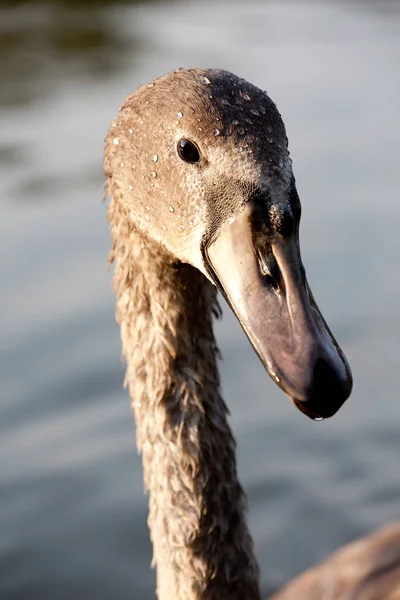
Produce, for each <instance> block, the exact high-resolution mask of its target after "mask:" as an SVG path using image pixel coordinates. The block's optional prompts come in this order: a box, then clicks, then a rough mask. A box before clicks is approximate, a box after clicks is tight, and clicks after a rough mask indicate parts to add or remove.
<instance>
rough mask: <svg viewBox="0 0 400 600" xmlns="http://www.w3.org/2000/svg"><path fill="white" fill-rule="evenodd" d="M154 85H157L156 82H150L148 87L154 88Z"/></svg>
mask: <svg viewBox="0 0 400 600" xmlns="http://www.w3.org/2000/svg"><path fill="white" fill-rule="evenodd" d="M154 85H155V84H154V83H148V84H147V87H148V88H152V87H154Z"/></svg>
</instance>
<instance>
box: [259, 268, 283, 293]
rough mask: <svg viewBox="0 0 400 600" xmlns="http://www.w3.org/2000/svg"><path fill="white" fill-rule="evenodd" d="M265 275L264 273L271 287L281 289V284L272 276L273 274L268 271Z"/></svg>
mask: <svg viewBox="0 0 400 600" xmlns="http://www.w3.org/2000/svg"><path fill="white" fill-rule="evenodd" d="M263 275H264V281H265V283H266V284H267V285H269V286H270V287H272V289H273V290H275V291H276V292H277V291H278V289H279V286H278V284H277V282H276V281H275V279H274V278H273V277H272V275H271V274H270V273H266V274H263Z"/></svg>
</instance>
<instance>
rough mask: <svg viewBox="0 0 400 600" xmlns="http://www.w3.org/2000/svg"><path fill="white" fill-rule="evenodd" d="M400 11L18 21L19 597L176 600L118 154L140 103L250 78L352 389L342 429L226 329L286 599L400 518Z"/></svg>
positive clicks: (253, 5)
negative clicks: (153, 502) (161, 556)
mask: <svg viewBox="0 0 400 600" xmlns="http://www.w3.org/2000/svg"><path fill="white" fill-rule="evenodd" d="M399 56H400V3H399V2H395V1H393V2H385V1H384V0H379V1H376V2H373V1H369V2H367V1H358V2H351V1H349V0H346V1H343V2H341V1H339V0H332V1H331V2H329V1H325V2H324V1H320V2H316V1H315V2H303V1H300V0H296V1H292V2H290V1H284V0H276V1H261V0H259V1H256V0H246V2H241V1H233V0H230V1H229V2H223V1H211V0H210V1H209V2H205V1H202V2H201V1H199V0H197V1H192V0H189V1H187V0H185V1H182V2H171V1H169V2H168V1H165V2H157V1H153V2H147V3H145V2H129V3H125V4H124V3H118V2H110V1H107V0H103V1H102V2H99V1H98V2H95V1H93V2H90V1H88V0H86V1H85V0H83V1H81V2H78V1H76V2H72V1H71V2H67V1H64V2H61V1H60V2H52V3H51V2H48V3H46V2H38V3H36V2H17V1H14V2H9V3H7V2H2V3H1V4H0V81H1V84H0V197H1V218H0V301H1V312H0V321H1V325H0V340H1V343H0V447H1V450H0V532H1V533H0V597H1V599H2V600H3V599H4V600H11V599H17V598H18V600H36V599H40V600H43V599H44V598H46V599H47V598H49V599H56V600H67V599H68V600H69V599H70V598H96V599H97V600H108V599H110V600H111V599H118V600H128V599H132V598H138V599H139V598H140V599H143V600H150V599H154V598H155V592H154V589H155V573H154V571H153V570H151V568H150V562H151V546H150V542H149V536H148V531H147V525H146V518H147V497H146V496H145V495H144V493H143V483H142V471H141V461H140V457H138V456H137V453H136V448H135V430H134V422H133V418H132V416H131V413H130V408H129V398H128V395H127V392H126V391H124V390H123V388H122V381H123V366H122V364H121V360H120V342H119V331H118V328H117V326H116V324H115V322H114V297H113V293H112V289H111V273H110V272H109V271H108V269H107V254H108V249H109V246H110V237H109V233H108V229H107V224H106V217H105V213H106V206H105V205H104V204H102V195H103V176H102V153H103V139H104V136H105V133H106V131H107V127H108V125H109V124H110V122H111V120H112V119H113V117H114V116H115V114H116V112H117V109H118V106H119V105H120V104H121V103H122V100H123V99H124V97H125V96H127V95H128V94H129V93H131V92H132V91H133V90H134V89H135V88H136V87H137V86H138V85H139V84H141V83H144V82H146V81H148V80H150V79H152V78H154V77H156V76H158V75H161V74H163V73H164V72H167V71H169V70H172V69H174V68H176V67H180V66H214V67H222V68H226V69H229V70H231V71H233V72H235V73H236V74H238V75H240V76H242V77H245V78H246V79H248V80H250V81H251V82H252V83H254V84H256V85H258V86H260V87H261V88H262V89H267V90H268V92H269V93H270V95H271V97H272V98H273V99H274V101H275V102H276V103H277V104H278V107H279V109H280V111H281V112H282V114H283V118H284V120H285V123H286V126H287V130H288V136H289V140H290V148H291V153H292V157H293V161H294V168H295V174H296V177H297V184H298V190H299V193H300V197H301V199H302V203H303V220H302V228H301V240H302V251H303V258H304V262H305V265H306V267H307V272H308V276H309V281H310V283H311V286H312V289H313V291H314V294H315V296H316V298H317V301H318V303H319V305H320V307H321V309H322V310H323V313H324V314H325V317H326V318H327V320H328V322H329V324H330V326H331V328H332V329H333V331H334V333H335V335H336V337H337V338H338V340H339V342H340V343H341V345H342V347H343V348H344V350H345V352H346V354H347V356H348V358H349V360H350V363H351V365H352V369H353V375H354V380H355V386H354V393H353V395H352V397H351V398H350V400H349V401H348V402H347V403H346V405H345V406H344V407H343V408H342V409H341V411H340V413H339V414H338V415H336V416H335V417H334V418H333V419H332V420H328V421H327V422H323V423H314V422H312V421H309V420H308V419H306V418H305V417H304V416H302V415H301V414H300V413H299V412H298V411H296V410H295V409H294V408H293V407H292V406H291V405H290V403H289V401H288V400H287V398H286V397H285V396H284V395H283V394H282V392H280V391H279V390H278V388H276V387H275V386H274V384H273V383H272V382H271V381H270V380H269V378H268V377H267V375H266V373H265V372H264V370H263V368H262V367H261V365H260V364H259V361H258V359H257V357H256V356H255V354H254V352H253V351H252V349H251V347H250V345H249V343H248V341H247V339H246V338H245V336H244V334H243V333H242V332H241V330H240V328H239V326H238V324H237V323H236V322H235V320H234V318H233V316H232V315H231V314H230V313H229V312H228V311H225V316H224V320H223V321H222V323H221V324H218V325H217V335H218V340H219V344H220V347H221V350H222V354H223V358H224V361H223V362H222V364H221V369H222V381H223V388H224V395H225V398H226V400H227V402H228V404H229V406H230V409H231V413H232V416H231V424H232V427H233V429H234V431H235V434H236V437H237V440H238V460H239V474H240V478H241V481H242V483H243V485H244V487H245V489H246V491H247V493H248V497H249V520H250V526H251V530H252V533H253V536H254V539H255V544H256V549H257V555H258V558H259V560H260V564H261V572H262V589H263V592H264V594H268V593H269V592H270V591H272V590H273V589H276V588H278V587H279V586H281V585H282V584H283V583H284V582H285V581H287V580H288V579H289V578H290V577H292V576H293V575H294V574H296V573H298V572H299V571H301V570H302V569H305V568H306V567H308V566H310V565H312V564H314V563H315V562H317V561H318V560H320V559H322V558H323V557H325V556H326V555H327V554H328V553H330V552H331V551H333V550H334V549H335V548H337V547H338V546H340V545H341V544H344V543H345V542H347V541H349V540H351V539H353V538H354V537H356V536H359V535H361V534H363V533H366V532H368V531H370V530H371V529H373V528H375V527H377V526H379V525H381V524H383V523H387V522H389V521H390V520H393V519H397V518H400V469H399V464H400V461H399V457H400V435H399V429H400V398H399V394H398V384H399V375H398V374H399V372H400V358H399V356H400V353H399V346H400V336H399V333H400V317H399V306H400V278H399V268H398V263H399V252H400V237H399V233H398V230H399V226H398V223H399V216H400V214H399V213H400V202H399V200H400V198H399V180H398V177H399V172H400V152H399V142H400V116H399V114H400V113H399V106H400V70H399Z"/></svg>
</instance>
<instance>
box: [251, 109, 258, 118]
mask: <svg viewBox="0 0 400 600" xmlns="http://www.w3.org/2000/svg"><path fill="white" fill-rule="evenodd" d="M250 112H251V114H252V115H254V116H255V117H259V116H260V113H259V112H258V110H256V109H255V108H252V109H251V111H250Z"/></svg>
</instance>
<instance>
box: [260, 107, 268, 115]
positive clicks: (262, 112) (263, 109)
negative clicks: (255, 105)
mask: <svg viewBox="0 0 400 600" xmlns="http://www.w3.org/2000/svg"><path fill="white" fill-rule="evenodd" d="M260 112H261V114H263V115H265V114H266V113H267V111H266V109H265V107H264V106H260Z"/></svg>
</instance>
